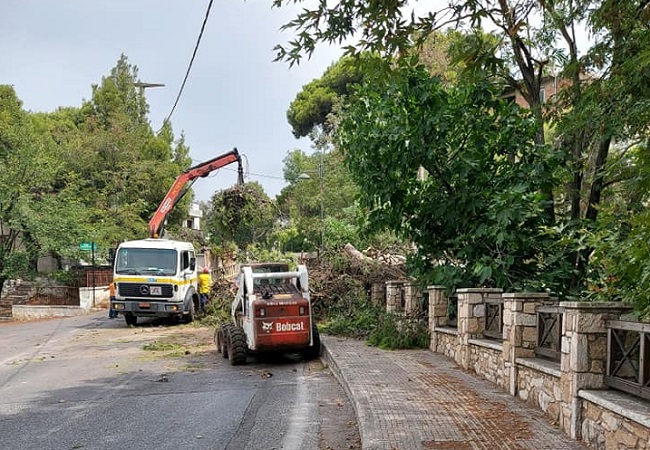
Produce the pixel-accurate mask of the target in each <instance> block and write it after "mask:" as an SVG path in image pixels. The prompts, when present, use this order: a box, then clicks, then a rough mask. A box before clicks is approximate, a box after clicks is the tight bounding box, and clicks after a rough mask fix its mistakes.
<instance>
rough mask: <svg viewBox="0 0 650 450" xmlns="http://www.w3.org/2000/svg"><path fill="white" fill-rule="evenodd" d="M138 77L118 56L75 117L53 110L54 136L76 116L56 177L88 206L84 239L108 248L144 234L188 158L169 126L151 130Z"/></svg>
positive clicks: (174, 217) (181, 210)
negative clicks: (65, 179) (62, 167)
mask: <svg viewBox="0 0 650 450" xmlns="http://www.w3.org/2000/svg"><path fill="white" fill-rule="evenodd" d="M137 81H138V69H137V67H136V66H133V65H131V64H130V63H129V62H128V59H127V58H126V57H125V56H124V55H123V56H122V57H121V58H120V59H119V60H118V62H117V65H116V66H115V67H114V68H113V69H112V70H111V73H110V75H108V76H106V77H103V78H102V81H101V83H100V84H98V85H95V86H93V94H92V97H91V99H90V100H88V101H86V102H85V103H84V105H83V106H82V107H81V109H80V110H79V111H78V112H76V113H75V114H74V117H73V118H70V113H69V112H67V111H59V112H57V113H56V114H55V115H54V117H53V119H52V120H53V130H52V132H53V133H56V132H57V131H58V129H59V128H60V127H61V126H62V122H63V124H65V123H67V122H68V121H70V120H73V121H74V125H75V128H74V129H73V130H72V131H71V132H69V133H67V136H66V139H68V145H66V146H65V147H64V148H63V150H62V151H64V152H65V154H64V155H63V159H64V160H65V161H66V162H67V166H66V168H65V174H62V175H63V176H67V177H69V178H70V180H69V183H72V184H74V185H75V187H76V189H77V191H78V193H79V197H80V199H81V201H83V202H84V204H85V205H86V206H87V207H88V208H89V210H90V211H91V214H92V223H93V224H94V225H93V227H92V229H91V230H89V234H90V235H89V236H88V239H90V238H92V239H95V240H99V241H101V242H103V243H106V245H110V244H114V243H117V242H120V241H122V240H124V239H132V238H134V237H138V236H139V237H144V236H146V235H147V225H146V222H147V221H148V220H149V218H150V217H151V215H152V214H153V212H154V211H155V210H156V208H157V207H158V204H159V203H160V201H161V200H162V199H163V198H164V196H165V194H166V193H167V190H168V189H169V187H170V186H171V184H172V182H173V180H174V178H175V177H176V176H177V175H179V174H180V173H181V172H182V171H183V170H184V169H186V168H187V167H189V165H190V163H191V159H190V158H189V156H188V152H189V149H188V148H187V146H186V145H185V143H184V138H183V137H182V136H181V138H180V139H178V140H175V139H174V134H173V132H172V129H171V126H170V124H166V125H165V126H164V127H163V129H162V130H160V132H158V133H157V134H156V133H154V131H153V130H152V128H151V125H150V124H149V121H148V119H147V113H148V106H147V104H146V102H145V99H144V96H143V92H142V91H141V90H140V89H138V88H137V86H136V82H137ZM64 126H65V125H64ZM189 202H190V198H189V197H188V198H186V199H184V201H182V202H181V203H179V204H178V205H177V207H176V208H175V209H174V210H173V211H172V213H171V214H170V218H169V222H170V224H173V223H179V222H180V220H181V219H182V218H184V216H185V215H186V211H187V209H188V206H189Z"/></svg>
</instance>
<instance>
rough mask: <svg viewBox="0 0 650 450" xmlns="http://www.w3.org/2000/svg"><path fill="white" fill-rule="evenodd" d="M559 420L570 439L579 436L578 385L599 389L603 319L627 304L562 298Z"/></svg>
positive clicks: (602, 372) (602, 367)
mask: <svg viewBox="0 0 650 450" xmlns="http://www.w3.org/2000/svg"><path fill="white" fill-rule="evenodd" d="M561 306H562V307H563V308H564V320H563V322H562V355H561V364H560V365H561V379H560V383H561V386H562V414H561V418H562V423H561V424H560V426H561V427H562V428H563V429H564V431H565V432H566V433H567V434H568V435H569V436H571V438H573V439H580V423H581V422H582V418H581V417H580V415H581V414H580V412H581V408H580V405H581V403H580V400H579V398H578V392H579V391H580V390H581V389H603V388H604V387H605V385H604V375H605V370H606V366H607V328H605V322H606V321H607V320H618V319H619V318H620V316H621V314H624V313H626V312H629V311H630V310H631V308H630V307H628V306H624V305H622V304H621V303H618V302H563V303H561Z"/></svg>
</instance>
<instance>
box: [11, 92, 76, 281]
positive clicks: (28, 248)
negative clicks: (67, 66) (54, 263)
mask: <svg viewBox="0 0 650 450" xmlns="http://www.w3.org/2000/svg"><path fill="white" fill-rule="evenodd" d="M41 127H42V122H41V121H39V120H38V119H37V118H36V117H34V116H32V115H30V114H29V113H28V112H26V111H24V110H23V109H22V104H21V102H20V100H19V99H18V98H17V96H16V93H15V92H14V90H13V88H12V87H10V86H0V166H2V170H0V288H1V286H2V285H3V283H4V281H5V279H6V278H7V277H14V276H25V275H27V274H29V273H30V272H31V271H34V270H35V269H36V260H37V258H38V256H40V255H41V254H44V253H47V252H50V251H53V250H54V249H55V248H58V247H59V246H61V245H64V244H65V243H70V242H73V241H74V239H75V236H78V235H79V233H80V222H83V220H84V214H83V209H82V208H81V207H80V205H79V203H78V202H77V201H76V199H75V198H74V192H73V191H71V190H69V189H66V188H65V186H63V185H62V184H61V182H60V180H58V179H57V177H56V174H57V173H58V171H59V170H60V168H61V166H62V164H63V163H62V161H60V160H58V159H57V158H56V151H55V148H56V144H55V143H54V142H53V141H52V140H51V139H50V138H49V135H48V134H47V133H43V132H42V130H41Z"/></svg>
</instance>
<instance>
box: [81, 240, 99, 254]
mask: <svg viewBox="0 0 650 450" xmlns="http://www.w3.org/2000/svg"><path fill="white" fill-rule="evenodd" d="M79 250H82V251H86V252H89V251H91V250H92V251H96V250H97V245H96V244H95V243H94V242H82V243H81V244H79Z"/></svg>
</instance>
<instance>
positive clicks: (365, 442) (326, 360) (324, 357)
mask: <svg viewBox="0 0 650 450" xmlns="http://www.w3.org/2000/svg"><path fill="white" fill-rule="evenodd" d="M330 339H335V338H330ZM326 340H327V338H326V339H322V337H321V361H322V362H323V364H325V366H326V367H328V368H329V369H330V370H331V371H332V373H333V374H334V378H336V380H337V381H338V382H339V384H340V385H341V386H342V387H343V390H344V391H345V394H346V395H347V396H348V400H349V401H350V403H351V404H352V407H353V409H354V415H355V416H356V419H357V427H358V428H359V438H360V440H361V448H362V449H364V450H372V449H373V448H375V447H373V446H371V445H370V443H371V442H373V439H372V438H371V437H370V436H369V435H371V434H372V433H370V432H369V431H370V430H368V428H369V426H370V424H372V421H371V420H370V421H367V420H366V418H370V419H372V412H371V410H370V408H369V407H368V405H367V402H363V403H362V402H361V401H360V400H359V398H357V397H355V396H354V395H353V394H352V390H351V389H350V385H349V383H348V380H347V379H346V378H345V375H344V374H343V372H341V369H340V368H339V366H338V364H337V363H336V359H335V358H334V355H332V352H331V351H330V349H329V348H328V347H327V344H326V343H325V341H326ZM370 427H371V426H370Z"/></svg>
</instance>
